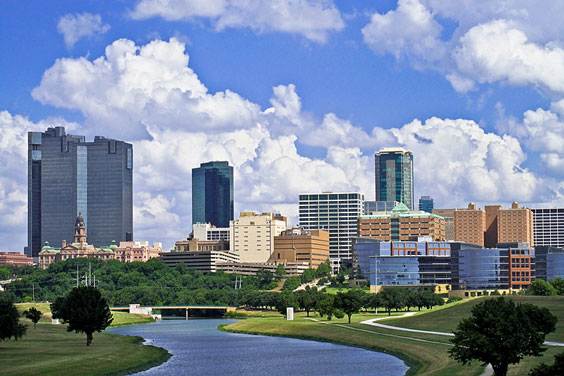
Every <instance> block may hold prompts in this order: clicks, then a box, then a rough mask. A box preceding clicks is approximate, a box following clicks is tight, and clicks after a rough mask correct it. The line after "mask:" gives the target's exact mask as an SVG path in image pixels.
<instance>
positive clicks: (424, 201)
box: [419, 196, 434, 213]
mask: <svg viewBox="0 0 564 376" xmlns="http://www.w3.org/2000/svg"><path fill="white" fill-rule="evenodd" d="M433 206H434V203H433V198H432V197H431V196H421V197H420V198H419V210H423V211H425V212H427V213H432V212H433Z"/></svg>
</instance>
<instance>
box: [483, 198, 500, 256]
mask: <svg viewBox="0 0 564 376" xmlns="http://www.w3.org/2000/svg"><path fill="white" fill-rule="evenodd" d="M484 209H485V212H486V228H485V230H484V231H485V232H484V246H485V247H487V248H495V247H496V246H497V243H498V241H497V240H498V239H497V235H498V234H497V227H498V222H497V221H498V211H499V210H500V209H503V206H501V205H486V206H485V207H484Z"/></svg>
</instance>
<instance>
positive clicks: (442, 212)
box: [433, 209, 454, 242]
mask: <svg viewBox="0 0 564 376" xmlns="http://www.w3.org/2000/svg"><path fill="white" fill-rule="evenodd" d="M433 214H436V215H438V216H441V217H443V218H444V219H445V240H446V241H447V242H450V241H453V240H454V209H433Z"/></svg>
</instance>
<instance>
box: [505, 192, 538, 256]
mask: <svg viewBox="0 0 564 376" xmlns="http://www.w3.org/2000/svg"><path fill="white" fill-rule="evenodd" d="M497 238H498V239H497V240H498V241H497V242H498V243H529V246H530V247H534V246H535V245H534V240H533V212H532V211H531V209H529V208H520V207H519V204H518V203H517V202H514V203H513V204H511V209H502V208H500V209H499V210H498V211H497Z"/></svg>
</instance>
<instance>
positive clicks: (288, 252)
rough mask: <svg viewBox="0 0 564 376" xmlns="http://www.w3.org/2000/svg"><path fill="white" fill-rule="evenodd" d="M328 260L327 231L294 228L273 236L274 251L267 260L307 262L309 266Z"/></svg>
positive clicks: (315, 265)
mask: <svg viewBox="0 0 564 376" xmlns="http://www.w3.org/2000/svg"><path fill="white" fill-rule="evenodd" d="M328 260H329V232H328V231H323V230H304V229H301V228H295V229H291V230H286V231H283V232H282V233H281V234H280V235H278V236H275V237H274V252H273V254H272V256H270V259H269V260H268V262H275V263H283V264H287V263H289V262H298V263H301V262H307V263H308V264H309V267H310V268H314V269H317V267H318V266H319V265H320V264H321V263H323V262H327V261H328Z"/></svg>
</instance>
